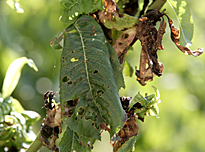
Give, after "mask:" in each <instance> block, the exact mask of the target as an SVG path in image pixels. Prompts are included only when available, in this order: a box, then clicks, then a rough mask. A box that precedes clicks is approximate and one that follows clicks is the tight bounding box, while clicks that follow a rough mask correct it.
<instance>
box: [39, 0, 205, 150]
mask: <svg viewBox="0 0 205 152" xmlns="http://www.w3.org/2000/svg"><path fill="white" fill-rule="evenodd" d="M92 2H93V1H89V3H86V4H84V2H82V1H75V2H73V1H72V2H71V1H60V3H61V5H62V6H63V8H64V14H63V16H62V18H61V21H63V22H66V23H68V28H66V29H65V30H64V31H63V32H62V33H61V34H60V35H59V36H58V37H56V38H55V39H54V40H52V41H51V44H52V46H53V47H54V48H57V49H61V48H63V51H62V57H61V70H60V103H61V109H60V108H59V106H56V107H58V108H59V109H60V110H62V117H63V121H64V123H66V125H67V127H66V130H65V132H64V135H63V138H62V139H61V143H60V145H59V148H60V151H65V148H66V150H68V149H69V150H70V151H73V150H78V149H79V148H80V149H81V150H82V148H84V151H90V149H91V148H92V145H93V144H94V142H95V140H96V139H100V135H99V133H100V132H101V130H107V131H109V132H110V136H111V137H112V136H113V135H114V134H115V135H114V136H117V137H119V138H117V139H116V140H117V142H116V143H113V147H114V151H115V150H116V151H129V150H130V149H131V147H132V146H131V145H132V144H133V143H134V142H135V139H136V136H137V134H138V129H139V128H138V125H137V123H136V120H135V117H136V118H138V119H140V120H142V121H144V116H145V115H146V116H148V115H156V116H157V115H158V108H157V106H156V103H157V99H156V96H155V95H149V96H147V95H145V97H144V96H142V95H141V94H137V95H136V96H135V97H134V98H133V100H131V99H130V100H128V101H129V103H128V104H125V105H124V104H123V102H122V100H121V103H120V100H119V95H118V90H119V88H120V87H122V86H124V84H123V77H122V70H121V68H123V69H124V68H126V69H127V70H128V71H124V73H126V74H127V75H129V76H131V75H132V74H131V73H132V69H133V68H132V67H131V65H130V64H129V62H128V61H124V57H125V54H126V53H127V51H128V50H129V47H130V46H132V45H133V44H134V43H135V42H136V40H137V39H139V40H140V41H141V45H142V46H143V47H144V48H142V52H141V59H140V69H139V70H136V72H135V74H136V76H137V80H138V81H139V82H140V84H142V85H145V84H146V83H145V81H150V80H152V79H153V77H154V75H158V76H161V74H162V70H163V64H161V63H160V62H158V60H157V59H158V57H157V51H158V50H161V49H163V46H162V37H163V34H164V33H165V28H166V23H165V21H164V18H163V17H164V16H166V17H167V18H168V21H169V25H170V29H171V38H172V40H173V42H174V43H175V44H176V45H177V47H178V48H179V49H180V50H181V51H182V52H184V53H185V54H189V55H194V56H198V55H200V54H201V53H202V52H203V50H202V49H199V50H197V51H194V52H192V51H191V50H190V49H189V48H188V47H187V45H185V44H187V43H190V40H191V38H192V36H190V35H192V34H191V33H192V30H189V31H187V34H186V30H184V32H183V24H182V22H183V21H182V20H180V17H181V16H182V14H180V13H184V12H183V11H181V12H180V13H179V14H178V18H179V21H180V25H181V26H180V28H181V30H180V32H181V31H182V33H180V34H179V31H178V30H177V29H176V28H175V27H174V26H173V24H172V23H173V21H172V20H171V19H170V18H169V17H168V16H167V14H166V13H165V11H162V12H159V11H156V10H155V11H151V13H150V10H149V9H150V8H152V9H157V10H159V9H160V8H161V7H162V6H161V4H160V1H157V0H156V1H154V2H153V3H152V4H148V3H147V4H145V3H146V2H145V3H144V4H143V10H140V11H136V12H135V13H136V14H137V16H136V17H133V16H132V15H131V14H132V13H133V12H129V11H127V10H129V7H130V6H131V5H130V4H129V3H128V2H127V1H123V2H122V1H119V3H118V4H119V6H120V2H122V5H125V7H124V6H120V8H121V9H123V8H124V10H120V12H121V13H123V12H124V13H127V14H128V15H127V14H121V13H119V12H118V10H117V9H116V8H117V5H116V4H115V3H113V1H104V3H105V10H103V11H102V4H101V1H94V2H93V3H92ZM137 2H138V1H137ZM170 2H171V1H170ZM177 2H181V1H177ZM96 4H98V5H96ZM156 4H160V7H159V5H156ZM163 4H164V3H163ZM163 4H162V5H163ZM93 5H94V6H95V5H96V6H95V7H93ZM76 6H78V7H76ZM79 6H80V7H79ZM182 7H185V10H188V7H187V6H186V5H183V6H182ZM79 8H80V9H79ZM91 8H94V9H91ZM180 9H183V8H180ZM97 10H98V11H99V13H98V11H97ZM175 11H176V10H175ZM92 13H93V14H92ZM135 13H134V14H135ZM81 14H82V15H81ZM86 14H89V16H88V15H86ZM138 17H142V18H140V19H139V20H138ZM152 17H153V18H152ZM188 17H190V14H188ZM128 18H134V19H133V20H132V21H133V22H131V23H130V22H129V19H128ZM126 19H128V20H126ZM161 20H162V21H161ZM86 21H89V23H88V22H86ZM157 22H160V27H159V29H158V30H157V29H156V28H155V24H156V23H157ZM122 23H123V26H122V25H120V24H122ZM99 25H100V26H101V27H100V26H99ZM190 25H191V24H190ZM94 27H95V28H96V29H95V28H94ZM115 27H116V28H115ZM142 27H146V28H144V29H145V30H142V29H143V28H142ZM93 28H94V29H93ZM101 28H102V30H101ZM122 30H123V31H122ZM96 31H97V32H96ZM139 31H140V32H139ZM141 31H142V32H141ZM114 32H115V33H117V35H119V37H118V36H116V35H115V34H113V33H114ZM143 32H144V33H143ZM136 33H137V34H136ZM99 35H100V37H98V36H99ZM179 36H182V38H183V39H184V41H186V42H183V41H181V39H179ZM93 41H94V42H93ZM104 42H105V43H104ZM108 42H109V43H108ZM110 44H111V45H112V47H113V48H114V50H113V48H112V47H111V45H110ZM121 44H124V45H123V46H121ZM96 50H98V52H97V51H96ZM113 51H115V52H116V54H117V55H116V54H115V52H114V53H113ZM95 54H96V55H95ZM98 56H100V58H98ZM117 58H119V61H120V63H122V65H121V67H120V65H119V62H117ZM92 61H94V62H92ZM105 61H106V62H105ZM89 63H90V64H89ZM91 63H92V64H91ZM95 63H97V64H96V65H95ZM104 63H106V64H105V65H104ZM147 63H148V65H147ZM123 65H124V67H123ZM147 66H148V68H146V67H147ZM102 67H106V69H102ZM101 71H103V72H104V71H105V72H104V73H101ZM98 74H99V75H100V76H99V77H98V78H97V77H96V75H97V76H98ZM101 79H102V81H101ZM108 80H109V81H108ZM101 82H102V84H100V83H101ZM119 82H120V83H119ZM106 83H107V84H108V85H107V88H106V86H104V85H105V84H106ZM82 84H83V85H82ZM110 84H111V85H110ZM101 85H102V86H101ZM79 86H80V87H79ZM110 86H111V87H110ZM98 89H99V90H98ZM109 90H111V91H109ZM155 90H156V88H155ZM49 98H50V97H49ZM49 98H48V99H46V100H45V99H44V102H45V105H46V102H50V103H52V100H50V99H49ZM52 98H53V97H52ZM110 98H112V99H114V100H113V101H112V103H110V102H107V100H109V99H110ZM114 104H115V105H117V107H115V106H114ZM121 105H122V106H121ZM126 106H128V108H129V110H127V107H126ZM45 107H46V106H45ZM58 108H55V106H54V107H51V108H50V109H49V108H47V116H49V111H51V110H53V111H55V110H56V111H58ZM110 109H111V110H110ZM123 109H124V111H125V112H126V114H127V118H128V119H127V120H126V119H124V118H125V113H124V111H123ZM112 110H114V111H112ZM112 113H114V114H115V113H116V114H118V119H119V118H121V120H122V121H118V120H117V121H116V119H114V117H116V116H114V115H113V114H112ZM55 115H56V113H55ZM91 115H92V116H91ZM134 116H135V117H134ZM48 118H49V117H47V118H46V120H49V119H48ZM125 121H126V123H125ZM46 122H48V121H46ZM109 125H111V126H109ZM129 125H130V126H132V127H130V130H129V128H127V127H128V126H129ZM46 127H48V128H49V129H51V130H49V131H50V132H49V137H50V136H52V134H53V136H52V138H53V137H54V136H56V137H57V136H58V133H60V132H61V129H59V128H60V127H59V126H55V125H54V126H49V123H48V125H47V126H46V125H45V126H42V130H43V131H46V129H47V128H46ZM56 127H58V129H57V130H59V131H56V130H55V129H56ZM90 128H92V129H93V130H94V134H92V136H91V132H90V130H89V129H90ZM86 129H87V130H86ZM93 130H91V131H93ZM96 130H97V131H96ZM126 130H128V131H126ZM118 131H119V132H118ZM56 133H57V135H56ZM122 133H124V135H122ZM125 135H126V136H125ZM42 136H43V135H42ZM93 137H94V138H93ZM67 138H70V139H71V140H70V141H69V144H66V139H67ZM46 141H47V139H46ZM51 143H52V140H51V142H49V143H45V144H47V145H49V144H51ZM87 143H88V146H87ZM130 143H131V144H130ZM73 145H75V146H73ZM51 146H52V144H51ZM48 147H49V148H50V146H48ZM51 148H52V147H51ZM125 149H126V150H125Z"/></svg>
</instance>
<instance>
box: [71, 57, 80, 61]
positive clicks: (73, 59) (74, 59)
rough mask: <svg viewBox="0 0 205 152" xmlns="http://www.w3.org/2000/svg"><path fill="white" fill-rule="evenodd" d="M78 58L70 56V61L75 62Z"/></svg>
mask: <svg viewBox="0 0 205 152" xmlns="http://www.w3.org/2000/svg"><path fill="white" fill-rule="evenodd" d="M78 60H79V59H78V58H72V59H71V60H70V61H71V62H76V61H78Z"/></svg>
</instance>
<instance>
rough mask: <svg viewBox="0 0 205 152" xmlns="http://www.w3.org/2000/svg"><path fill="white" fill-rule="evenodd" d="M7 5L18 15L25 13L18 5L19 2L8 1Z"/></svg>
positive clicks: (16, 0)
mask: <svg viewBox="0 0 205 152" xmlns="http://www.w3.org/2000/svg"><path fill="white" fill-rule="evenodd" d="M6 3H7V4H8V5H9V6H10V7H11V8H12V9H14V10H15V11H16V12H17V13H24V10H23V8H22V7H21V5H20V4H19V3H18V0H7V1H6Z"/></svg>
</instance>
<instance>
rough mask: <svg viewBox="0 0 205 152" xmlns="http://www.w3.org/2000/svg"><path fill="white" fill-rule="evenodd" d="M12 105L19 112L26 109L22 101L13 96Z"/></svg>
mask: <svg viewBox="0 0 205 152" xmlns="http://www.w3.org/2000/svg"><path fill="white" fill-rule="evenodd" d="M11 107H12V110H13V111H15V112H18V113H21V112H23V111H24V108H23V107H22V105H21V104H20V102H19V101H18V100H17V99H14V98H12V102H11Z"/></svg>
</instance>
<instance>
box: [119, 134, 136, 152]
mask: <svg viewBox="0 0 205 152" xmlns="http://www.w3.org/2000/svg"><path fill="white" fill-rule="evenodd" d="M136 137H137V136H132V137H130V138H129V139H128V140H127V141H126V142H125V143H124V144H123V145H122V146H121V147H120V148H119V149H118V150H117V152H131V151H132V149H133V146H134V143H135V141H136Z"/></svg>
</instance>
